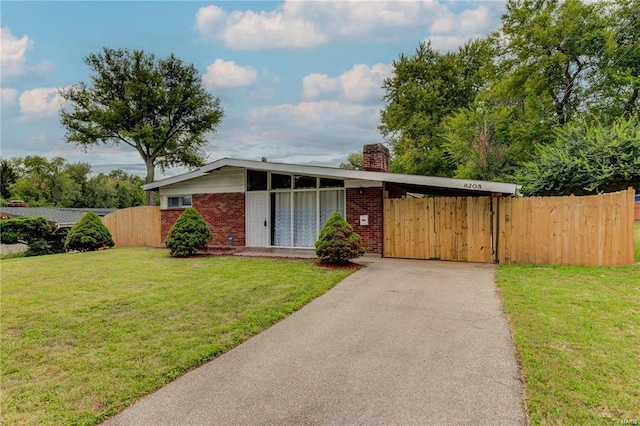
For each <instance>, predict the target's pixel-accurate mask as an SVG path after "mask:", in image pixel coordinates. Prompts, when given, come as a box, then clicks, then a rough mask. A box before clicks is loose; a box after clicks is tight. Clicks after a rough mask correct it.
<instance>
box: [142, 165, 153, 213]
mask: <svg viewBox="0 0 640 426" xmlns="http://www.w3.org/2000/svg"><path fill="white" fill-rule="evenodd" d="M144 164H145V166H146V167H147V177H146V178H145V183H151V182H153V179H154V178H155V171H156V170H155V165H154V164H153V160H152V159H151V158H145V159H144ZM145 194H146V196H147V206H155V205H156V192H155V191H145Z"/></svg>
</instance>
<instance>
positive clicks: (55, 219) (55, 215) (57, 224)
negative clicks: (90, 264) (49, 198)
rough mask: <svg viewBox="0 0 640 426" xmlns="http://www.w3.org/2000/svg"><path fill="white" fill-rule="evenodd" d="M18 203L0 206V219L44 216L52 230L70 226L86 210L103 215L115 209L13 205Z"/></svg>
mask: <svg viewBox="0 0 640 426" xmlns="http://www.w3.org/2000/svg"><path fill="white" fill-rule="evenodd" d="M16 204H18V203H15V202H14V203H12V204H11V206H10V207H0V219H10V218H16V217H44V218H45V219H47V221H48V222H49V224H50V225H51V227H52V228H53V229H54V230H57V229H59V228H71V227H72V226H73V225H75V224H76V223H77V222H78V221H79V220H80V218H81V217H82V216H84V214H85V213H87V212H90V211H92V212H94V213H96V214H97V215H98V216H100V217H103V216H105V215H107V214H109V213H111V212H113V211H115V209H89V208H86V209H83V208H73V209H72V208H60V207H26V203H20V204H21V205H22V206H23V207H14V206H15V205H16Z"/></svg>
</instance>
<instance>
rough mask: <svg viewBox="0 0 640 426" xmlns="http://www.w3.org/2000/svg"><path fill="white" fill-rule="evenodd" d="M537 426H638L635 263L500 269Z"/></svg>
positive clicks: (639, 276)
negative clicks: (609, 425) (607, 265)
mask: <svg viewBox="0 0 640 426" xmlns="http://www.w3.org/2000/svg"><path fill="white" fill-rule="evenodd" d="M497 282H498V285H499V287H500V289H501V292H502V296H503V302H504V305H505V308H506V310H507V313H508V315H509V322H510V324H511V326H512V329H513V333H514V341H515V344H516V346H517V349H518V352H519V355H520V358H521V362H522V369H523V373H524V376H525V379H526V394H527V395H526V397H527V409H528V412H529V415H530V418H531V423H532V424H534V425H538V424H552V425H560V424H575V425H577V424H580V425H591V424H593V425H596V424H597V425H600V424H615V425H618V424H640V345H639V344H638V342H640V265H630V266H618V267H580V266H541V265H538V266H536V265H516V264H509V265H502V266H500V267H499V268H498V271H497Z"/></svg>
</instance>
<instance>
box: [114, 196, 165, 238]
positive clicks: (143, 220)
mask: <svg viewBox="0 0 640 426" xmlns="http://www.w3.org/2000/svg"><path fill="white" fill-rule="evenodd" d="M102 222H103V223H104V224H105V225H106V226H107V228H109V231H111V235H113V240H114V241H115V243H116V246H118V247H124V246H147V247H161V246H162V236H161V231H160V223H161V219H160V207H153V206H142V207H130V208H128V209H122V210H116V211H115V212H113V213H109V214H108V215H106V216H105V217H103V218H102Z"/></svg>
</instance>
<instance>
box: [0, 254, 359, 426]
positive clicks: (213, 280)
mask: <svg viewBox="0 0 640 426" xmlns="http://www.w3.org/2000/svg"><path fill="white" fill-rule="evenodd" d="M0 267H1V273H2V288H1V301H2V312H1V317H0V319H1V323H0V330H1V337H2V342H1V344H2V352H1V355H0V361H1V369H2V370H1V373H2V375H1V378H2V383H1V388H2V398H1V399H2V401H1V407H2V414H1V420H2V421H1V423H3V424H34V425H35V424H38V425H39V424H94V423H97V422H98V421H100V420H102V419H104V418H105V417H106V416H108V415H110V414H113V413H116V412H118V411H120V410H122V409H123V408H124V407H126V406H127V405H129V404H131V403H132V402H134V401H135V400H136V399H137V398H139V397H141V396H143V395H145V394H147V393H149V392H150V391H152V390H154V389H157V388H159V387H161V386H162V385H163V384H165V383H167V382H169V381H170V380H172V379H174V378H176V377H177V376H179V375H180V374H182V373H183V372H185V371H186V370H189V369H190V368H193V367H194V366H197V365H199V364H202V363H203V362H205V361H207V360H209V359H211V358H213V357H215V356H216V355H219V354H220V353H222V352H224V351H226V350H228V349H229V348H231V347H233V346H236V345H238V344H239V343H240V342H242V341H244V340H246V339H247V338H248V337H250V336H252V335H254V334H256V333H259V332H260V331H261V330H264V329H265V328H266V327H268V326H270V325H271V324H273V323H275V322H276V321H278V320H279V319H281V318H283V317H284V316H286V315H287V314H289V313H291V312H293V311H295V310H296V309H298V308H300V307H301V306H303V305H304V304H305V303H307V302H308V301H310V300H311V299H313V298H315V297H317V296H319V295H321V294H323V293H324V292H326V291H327V290H328V289H329V288H331V287H332V286H333V285H334V284H335V283H337V282H338V281H340V280H341V279H342V278H344V277H345V276H347V275H348V274H350V273H351V272H352V271H346V270H331V269H325V268H319V267H317V266H315V265H314V264H313V263H312V262H310V261H299V260H298V261H294V260H272V259H248V258H237V257H200V258H191V259H173V258H170V257H169V256H168V254H167V251H164V250H154V249H144V248H121V249H111V250H105V251H100V252H93V253H83V254H62V255H51V256H41V257H30V258H20V259H10V260H3V261H2V263H1V265H0Z"/></svg>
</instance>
